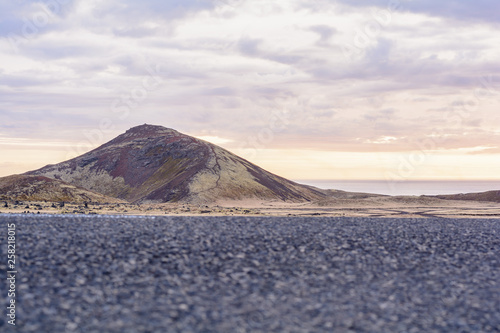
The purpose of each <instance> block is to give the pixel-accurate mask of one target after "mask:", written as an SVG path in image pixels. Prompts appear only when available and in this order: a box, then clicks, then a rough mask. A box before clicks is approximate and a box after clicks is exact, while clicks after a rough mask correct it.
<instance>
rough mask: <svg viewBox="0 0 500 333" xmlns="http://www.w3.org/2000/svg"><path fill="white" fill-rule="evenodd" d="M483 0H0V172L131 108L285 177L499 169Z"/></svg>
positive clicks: (122, 125)
mask: <svg viewBox="0 0 500 333" xmlns="http://www.w3.org/2000/svg"><path fill="white" fill-rule="evenodd" d="M498 13H500V2H498V1H493V0H477V1H439V2H438V1H435V0H433V1H431V0H418V1H417V0H413V1H404V0H401V1H397V0H372V1H361V0H358V1H356V0H338V1H334V0H313V1H311V0H307V1H306V0H282V1H280V0H277V1H267V0H266V1H264V0H262V1H261V0H248V1H247V0H214V1H208V0H207V1H204V0H182V1H181V0H179V1H160V0H144V1H132V0H124V1H118V0H99V1H97V0H85V1H83V0H73V1H71V0H46V1H27V0H19V1H11V0H0V36H1V37H2V38H1V39H0V156H1V157H0V176H3V175H8V174H12V173H19V172H23V171H27V170H30V169H33V168H37V167H41V166H43V165H45V164H47V163H57V162H60V161H62V160H65V159H67V158H69V157H71V156H75V155H76V154H80V153H83V152H85V151H88V150H89V149H91V148H94V147H96V146H97V145H99V144H102V143H104V142H106V141H108V140H110V139H112V138H113V137H115V136H116V135H118V134H120V133H122V132H124V131H125V130H127V129H128V128H130V127H133V126H136V125H140V124H144V123H149V124H156V125H162V126H166V127H171V128H174V129H177V130H179V131H181V132H183V133H186V134H190V135H194V136H198V137H202V138H205V139H207V140H209V141H212V142H214V143H217V144H220V145H221V146H223V147H225V148H227V149H229V150H231V151H233V152H235V153H238V154H240V155H242V156H243V157H246V158H248V159H249V160H251V161H252V162H255V163H258V164H259V165H261V166H263V167H265V168H267V169H270V170H271V171H273V172H275V173H278V174H280V175H283V176H286V177H290V178H294V179H308V178H329V179H342V178H348V179H349V178H350V179H353V178H354V179H355V178H358V179H363V178H370V179H446V178H457V179H475V178H494V179H500V172H499V171H500V108H499V104H500V103H499V102H500V60H499V59H500V33H499V31H498V30H499V27H500V24H499V23H500V19H499V16H498Z"/></svg>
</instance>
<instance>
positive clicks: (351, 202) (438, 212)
mask: <svg viewBox="0 0 500 333" xmlns="http://www.w3.org/2000/svg"><path fill="white" fill-rule="evenodd" d="M0 213H30V214H38V213H40V214H107V215H116V214H119V215H162V216H165V215H184V216H196V215H221V216H224V215H235V216H238V215H247V216H248V215H258V216H263V215H264V216H266V215H267V216H351V217H423V218H425V217H450V218H451V217H453V218H461V217H462V218H470V217H480V218H500V204H499V203H491V202H475V201H451V200H441V199H435V198H428V197H410V196H408V197H386V196H381V197H371V198H364V199H334V200H331V201H328V202H321V203H314V204H313V203H284V202H279V201H262V200H243V201H220V202H218V203H217V204H216V205H201V206H199V205H189V204H172V203H165V204H143V205H135V204H116V203H112V204H111V203H110V204H93V203H89V204H88V205H87V206H85V205H83V204H71V203H67V204H65V205H64V207H61V205H60V204H59V203H51V202H17V203H16V202H6V204H5V202H1V203H0Z"/></svg>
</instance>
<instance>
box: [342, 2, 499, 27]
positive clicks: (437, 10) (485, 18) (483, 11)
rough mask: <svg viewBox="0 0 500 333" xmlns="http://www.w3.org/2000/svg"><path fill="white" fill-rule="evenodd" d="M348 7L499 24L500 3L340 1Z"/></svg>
mask: <svg viewBox="0 0 500 333" xmlns="http://www.w3.org/2000/svg"><path fill="white" fill-rule="evenodd" d="M338 2H340V3H343V4H345V5H348V6H357V7H372V6H377V7H380V8H391V7H397V8H398V9H399V10H403V11H410V12H413V13H422V14H425V15H430V16H435V17H441V18H445V19H450V18H451V19H455V20H458V21H461V22H464V21H465V22H472V23H491V24H494V25H497V24H498V15H496V13H498V12H499V11H500V3H499V2H498V1H495V0H477V1H433V0H419V1H412V0H396V1H393V0H373V1H369V2H367V1H363V0H338Z"/></svg>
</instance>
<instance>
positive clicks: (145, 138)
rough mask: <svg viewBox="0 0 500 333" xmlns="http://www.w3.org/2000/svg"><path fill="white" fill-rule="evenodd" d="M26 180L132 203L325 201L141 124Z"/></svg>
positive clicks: (216, 150) (229, 156) (204, 145)
mask: <svg viewBox="0 0 500 333" xmlns="http://www.w3.org/2000/svg"><path fill="white" fill-rule="evenodd" d="M26 175H36V176H45V177H48V178H51V179H57V180H61V181H64V182H67V183H69V184H72V185H75V186H79V187H81V188H84V189H87V190H90V191H94V192H97V193H101V194H103V195H106V196H110V197H114V198H119V199H124V200H127V201H129V202H136V203H149V202H188V203H197V204H198V203H209V202H215V201H217V200H219V199H246V198H255V199H263V200H282V201H292V202H300V201H313V200H318V199H323V198H325V197H326V196H328V194H327V193H328V192H327V191H323V190H320V189H317V188H315V187H311V186H306V185H301V184H297V183H295V182H292V181H289V180H287V179H285V178H282V177H279V176H277V175H274V174H272V173H270V172H268V171H266V170H264V169H262V168H260V167H258V166H256V165H254V164H252V163H250V162H248V161H247V160H245V159H243V158H241V157H238V156H236V155H234V154H233V153H231V152H229V151H227V150H225V149H223V148H221V147H218V146H216V145H214V144H211V143H209V142H206V141H203V140H200V139H197V138H194V137H191V136H188V135H185V134H182V133H179V132H177V131H176V130H173V129H169V128H165V127H162V126H153V125H147V124H145V125H141V126H137V127H133V128H131V129H129V130H128V131H126V132H125V133H124V134H122V135H120V136H118V137H116V138H115V139H113V140H111V141H109V142H107V143H105V144H104V145H102V146H100V147H98V148H96V149H94V150H92V151H90V152H88V153H86V154H84V155H81V156H79V157H76V158H74V159H71V160H69V161H66V162H63V163H59V164H55V165H48V166H45V167H43V168H41V169H39V170H35V171H31V172H28V173H26Z"/></svg>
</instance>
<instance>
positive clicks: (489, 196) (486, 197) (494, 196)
mask: <svg viewBox="0 0 500 333" xmlns="http://www.w3.org/2000/svg"><path fill="white" fill-rule="evenodd" d="M436 198H439V199H445V200H468V201H490V202H499V203H500V191H488V192H479V193H465V194H449V195H437V196H436Z"/></svg>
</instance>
